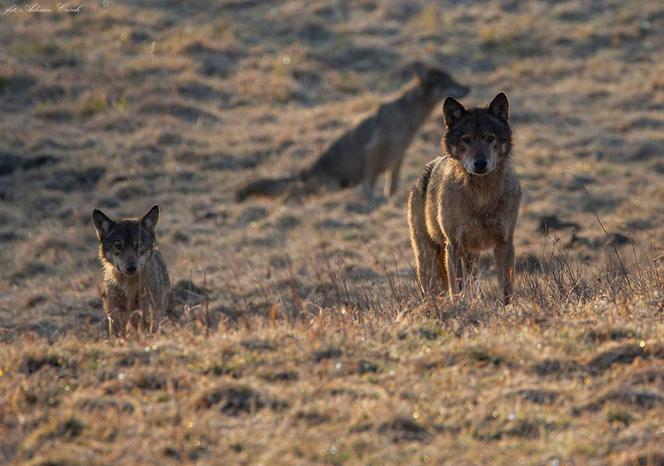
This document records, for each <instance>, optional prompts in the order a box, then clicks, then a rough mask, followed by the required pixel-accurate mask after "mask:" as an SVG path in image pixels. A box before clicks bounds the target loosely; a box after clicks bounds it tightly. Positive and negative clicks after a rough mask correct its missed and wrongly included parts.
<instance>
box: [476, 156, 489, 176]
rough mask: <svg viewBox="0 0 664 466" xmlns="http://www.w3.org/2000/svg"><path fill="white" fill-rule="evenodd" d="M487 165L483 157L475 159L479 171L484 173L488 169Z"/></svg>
mask: <svg viewBox="0 0 664 466" xmlns="http://www.w3.org/2000/svg"><path fill="white" fill-rule="evenodd" d="M486 166H487V161H486V160H481V159H480V160H475V164H474V167H475V171H477V172H478V173H482V172H483V171H484V170H486Z"/></svg>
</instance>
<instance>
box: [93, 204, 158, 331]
mask: <svg viewBox="0 0 664 466" xmlns="http://www.w3.org/2000/svg"><path fill="white" fill-rule="evenodd" d="M158 220H159V206H157V205H155V206H153V207H152V208H151V209H150V210H149V211H148V212H147V213H146V214H145V215H143V217H141V218H140V219H138V218H124V219H120V220H118V221H114V220H111V219H110V218H109V217H108V216H106V214H104V213H103V212H102V211H101V210H98V209H95V210H94V211H93V212H92V223H93V225H94V227H95V230H96V232H97V238H98V239H99V259H100V260H101V264H102V269H103V277H104V278H103V290H102V303H103V307H104V312H105V313H106V315H107V316H108V325H109V334H110V335H120V334H122V333H123V332H124V331H125V330H126V328H127V326H128V324H130V323H131V324H132V326H134V327H136V328H138V327H139V326H142V328H143V329H145V330H146V331H154V330H156V327H157V325H158V324H159V322H160V321H161V319H162V318H163V317H164V316H165V312H166V308H167V306H168V297H169V290H170V279H169V277H168V270H167V268H166V263H165V262H164V259H163V258H162V255H161V252H160V251H159V248H158V247H157V238H156V235H155V228H156V226H157V221H158Z"/></svg>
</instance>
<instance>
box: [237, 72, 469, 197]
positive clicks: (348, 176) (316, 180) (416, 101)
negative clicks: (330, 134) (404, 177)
mask: <svg viewBox="0 0 664 466" xmlns="http://www.w3.org/2000/svg"><path fill="white" fill-rule="evenodd" d="M414 69H415V74H416V75H417V78H416V79H415V80H413V81H411V82H410V83H408V84H407V85H406V86H405V87H404V89H402V90H401V91H400V92H399V96H398V97H397V98H396V99H394V100H391V101H389V102H386V103H384V104H382V105H381V106H380V107H379V108H378V111H377V112H376V113H374V114H373V115H370V116H368V117H366V118H365V119H364V120H362V121H361V122H360V123H359V124H358V125H357V126H355V127H354V128H351V129H349V130H348V131H346V132H345V133H344V134H342V135H341V137H340V138H339V139H337V140H336V141H335V142H333V143H332V145H330V146H329V147H328V149H327V150H326V151H325V152H323V153H322V154H321V155H320V157H319V158H318V160H317V161H316V162H315V163H314V164H313V165H312V166H311V167H310V168H309V169H307V170H304V171H303V172H302V173H301V174H300V175H299V176H292V177H286V178H277V179H262V180H258V181H255V182H253V183H250V184H249V185H247V186H246V187H244V188H242V189H241V190H239V191H238V192H237V194H236V199H237V200H239V201H242V200H244V199H246V198H248V197H251V196H268V197H274V196H278V195H280V194H282V193H284V192H286V191H287V190H288V189H289V188H290V187H291V186H292V185H294V184H295V183H298V182H299V183H302V185H303V188H304V191H305V192H315V191H317V190H318V189H320V188H321V187H322V186H325V187H328V188H331V189H339V188H347V187H351V186H356V185H359V184H362V190H363V192H364V194H365V195H366V196H367V197H369V198H370V197H372V196H373V190H374V185H375V183H376V180H377V178H378V176H379V175H380V174H382V173H387V178H386V180H385V190H384V192H385V195H386V196H389V195H392V194H394V192H395V191H396V189H397V187H398V184H399V170H400V169H401V162H402V161H403V158H404V155H405V153H406V149H408V146H409V145H410V143H411V142H412V140H413V138H414V137H415V134H416V133H417V130H418V129H419V128H420V127H421V126H422V124H424V122H425V121H426V119H427V118H428V116H429V114H430V113H431V110H432V109H433V107H434V106H435V105H436V103H438V102H440V101H441V100H442V99H443V97H445V96H446V95H451V96H454V97H463V96H465V95H466V94H467V93H468V88H467V87H465V86H462V85H461V84H459V83H457V82H456V81H455V80H454V79H453V78H452V77H451V76H450V75H449V74H447V73H446V72H444V71H442V70H438V69H435V68H430V67H426V66H425V65H423V64H422V63H416V64H415V65H414Z"/></svg>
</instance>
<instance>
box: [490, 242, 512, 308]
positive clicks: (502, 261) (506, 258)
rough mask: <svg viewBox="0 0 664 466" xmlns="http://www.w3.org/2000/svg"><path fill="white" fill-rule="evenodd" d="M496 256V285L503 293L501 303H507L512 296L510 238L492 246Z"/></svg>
mask: <svg viewBox="0 0 664 466" xmlns="http://www.w3.org/2000/svg"><path fill="white" fill-rule="evenodd" d="M493 254H494V256H495V258H496V272H497V274H498V286H499V287H500V289H501V291H502V294H503V304H504V305H508V304H509V302H510V299H511V298H512V292H513V287H512V280H513V276H514V243H512V240H511V239H510V240H509V241H501V242H499V243H498V244H496V245H495V246H494V248H493Z"/></svg>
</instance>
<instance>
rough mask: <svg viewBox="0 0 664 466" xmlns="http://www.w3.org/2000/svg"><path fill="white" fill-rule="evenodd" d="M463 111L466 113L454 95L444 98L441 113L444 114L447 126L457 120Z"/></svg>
mask: <svg viewBox="0 0 664 466" xmlns="http://www.w3.org/2000/svg"><path fill="white" fill-rule="evenodd" d="M464 113H466V108H465V107H464V106H463V105H461V104H460V103H459V102H458V101H457V100H456V99H455V98H454V97H448V98H446V99H445V102H444V103H443V115H444V116H445V124H446V125H447V127H448V128H449V127H450V126H452V125H454V123H456V122H457V121H459V119H460V118H461V116H462V115H463V114H464Z"/></svg>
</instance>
